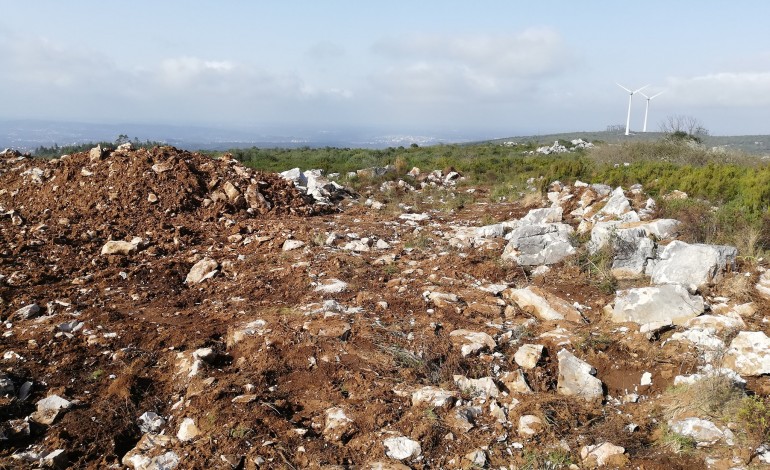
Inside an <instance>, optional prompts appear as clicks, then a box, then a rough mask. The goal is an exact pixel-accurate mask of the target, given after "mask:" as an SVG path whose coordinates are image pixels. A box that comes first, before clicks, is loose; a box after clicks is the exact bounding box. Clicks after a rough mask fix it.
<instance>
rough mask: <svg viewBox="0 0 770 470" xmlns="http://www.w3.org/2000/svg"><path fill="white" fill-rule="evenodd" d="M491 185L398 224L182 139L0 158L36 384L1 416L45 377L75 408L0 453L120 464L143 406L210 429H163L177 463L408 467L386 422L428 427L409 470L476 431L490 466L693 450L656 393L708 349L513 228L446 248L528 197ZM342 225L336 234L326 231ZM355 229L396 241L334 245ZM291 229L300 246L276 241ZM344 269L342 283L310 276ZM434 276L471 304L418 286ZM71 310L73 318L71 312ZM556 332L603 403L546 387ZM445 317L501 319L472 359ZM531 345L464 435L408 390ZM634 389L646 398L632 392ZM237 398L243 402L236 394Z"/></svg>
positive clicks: (456, 452)
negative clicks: (622, 321)
mask: <svg viewBox="0 0 770 470" xmlns="http://www.w3.org/2000/svg"><path fill="white" fill-rule="evenodd" d="M483 191H484V190H483V188H480V189H479V191H478V192H477V193H476V194H475V196H474V197H475V198H476V201H474V202H471V203H469V204H466V205H464V206H463V207H462V208H459V209H454V210H452V211H445V210H441V209H440V208H437V209H436V210H433V211H429V215H430V219H429V220H427V221H424V222H417V223H408V222H406V221H404V220H401V219H399V215H400V213H401V212H400V211H398V210H390V209H393V208H386V209H385V210H380V211H377V210H375V209H372V208H369V207H366V206H365V205H364V204H363V201H359V200H356V199H347V200H345V201H343V202H342V203H341V204H339V205H338V206H329V205H326V206H322V205H315V204H314V203H313V200H312V199H311V198H309V197H308V196H306V195H304V194H302V193H301V192H299V191H298V190H297V189H296V188H294V186H293V185H292V184H291V183H289V182H286V181H284V180H283V179H282V178H281V177H280V176H278V175H275V174H267V173H260V172H257V171H254V170H251V169H247V168H245V167H243V166H241V165H240V164H239V163H237V162H235V161H232V160H229V159H227V158H225V159H222V160H212V159H210V158H208V157H206V156H203V155H199V154H194V153H188V152H183V151H179V150H176V149H174V148H171V147H162V148H155V149H152V150H122V151H112V152H109V151H105V152H103V154H98V155H97V154H95V153H94V152H92V153H91V154H89V153H82V154H75V155H71V156H69V157H67V158H61V159H58V160H54V161H43V160H36V159H31V158H23V157H15V156H6V157H5V158H4V159H2V160H0V212H1V213H2V214H0V276H2V278H0V318H1V319H2V320H3V321H4V324H5V326H4V328H3V332H4V334H3V336H2V339H0V352H2V353H3V354H4V356H3V357H2V358H0V366H1V367H2V369H0V371H2V372H5V373H6V374H7V375H8V377H9V378H10V379H11V380H12V381H13V384H14V386H15V389H16V390H18V389H19V388H20V387H21V385H22V384H23V383H24V382H26V381H30V382H32V383H33V386H32V390H31V395H30V396H29V397H28V398H27V399H26V400H20V399H18V398H13V397H12V396H11V397H6V398H2V399H0V400H1V401H0V426H3V429H5V430H6V431H8V429H9V426H10V423H11V422H12V421H13V420H23V419H25V418H27V417H28V416H30V414H32V413H33V412H34V411H35V409H36V405H35V403H36V402H37V401H38V400H40V399H42V398H44V397H46V396H49V395H52V394H57V395H59V396H61V397H65V398H66V399H68V400H70V401H72V402H73V406H72V408H70V409H69V410H67V411H66V413H63V414H61V415H60V416H59V417H58V418H57V419H56V420H55V421H54V422H53V423H52V424H50V425H42V424H37V423H34V422H33V423H31V425H30V428H31V429H30V433H29V435H19V434H13V435H12V434H11V433H10V432H6V435H7V437H8V438H7V439H5V440H0V467H2V466H3V465H5V467H6V468H16V467H18V466H20V461H19V460H17V459H14V458H13V457H12V455H13V454H15V453H19V452H22V451H25V450H30V449H32V450H36V451H39V452H44V453H45V452H50V451H53V450H55V449H64V450H65V452H66V461H67V462H68V465H69V466H70V467H71V468H83V469H104V468H126V467H125V466H124V464H123V463H121V460H122V459H123V457H124V456H125V455H126V453H127V452H129V451H130V450H131V449H133V448H134V447H135V445H136V444H137V442H139V440H140V438H141V437H142V434H143V433H142V432H141V431H140V429H139V426H138V422H137V419H138V418H139V416H140V415H141V414H142V413H144V412H146V411H153V412H156V413H157V414H159V415H161V416H163V417H164V418H165V419H166V421H167V422H166V424H165V425H164V426H163V428H162V430H163V432H164V433H165V434H166V435H169V436H176V435H177V430H178V429H179V425H180V423H181V422H182V420H183V419H184V418H192V419H193V420H194V422H195V424H196V426H197V428H198V430H199V434H198V436H197V437H195V438H194V439H192V440H189V441H187V442H175V443H174V444H173V445H172V446H171V447H169V449H171V450H174V451H175V452H176V453H177V454H178V455H179V457H180V460H181V463H180V466H179V468H189V469H211V468H246V469H253V468H331V467H330V466H337V467H334V468H363V466H364V464H372V463H374V462H384V463H387V462H390V464H387V465H391V466H390V467H388V466H387V465H386V466H383V467H373V468H400V467H397V466H395V463H396V462H397V461H396V460H393V459H390V458H389V457H387V456H386V449H385V447H384V446H383V443H382V441H383V439H385V438H387V437H389V436H390V435H391V434H389V433H390V432H393V433H397V434H395V435H403V436H407V437H409V438H411V439H413V440H415V441H418V442H419V443H420V445H421V457H420V458H418V459H411V460H405V461H403V462H402V463H403V464H406V465H409V466H410V467H412V468H461V467H466V468H468V467H469V466H470V463H469V462H468V461H463V457H464V456H465V455H466V454H468V453H470V452H472V451H474V450H476V449H483V450H484V452H485V453H486V456H487V461H488V465H489V467H490V468H501V467H505V468H514V467H512V466H514V465H520V466H521V465H525V464H527V463H528V462H530V461H531V460H527V459H531V457H532V455H534V453H542V452H547V451H550V450H554V451H555V450H560V451H561V452H566V453H567V454H569V455H570V456H571V460H572V462H575V463H580V458H579V452H580V448H581V447H582V446H585V445H591V444H596V443H600V442H605V441H611V442H613V443H614V444H616V445H621V446H624V447H625V448H626V457H627V458H628V460H627V461H625V462H624V463H623V466H627V467H628V468H643V469H666V470H671V469H675V468H703V460H702V456H699V455H698V454H688V455H678V454H674V453H672V452H670V451H668V450H666V449H663V448H660V447H659V446H657V445H656V444H655V440H656V439H655V432H656V429H657V426H656V421H655V419H656V417H658V416H659V414H660V410H659V407H657V406H656V405H655V403H654V400H652V398H654V397H655V396H657V395H659V394H661V393H662V392H663V391H665V390H666V388H667V387H669V386H670V385H671V384H672V383H673V378H674V377H675V376H676V375H678V374H683V373H688V372H692V371H693V370H694V369H695V367H696V365H697V359H696V357H697V356H696V355H695V354H694V353H693V352H692V351H691V350H690V349H688V348H686V347H681V346H676V344H680V343H675V344H673V343H672V344H670V345H667V346H665V347H662V346H661V345H662V340H661V339H660V338H656V339H653V340H652V341H651V340H649V339H647V338H646V337H645V336H644V335H642V334H639V333H637V332H636V331H638V329H637V330H635V329H633V328H629V329H627V330H626V331H620V332H619V330H618V328H619V327H620V326H619V325H615V324H611V323H609V322H607V321H606V320H604V319H603V315H602V308H603V307H604V306H605V305H606V304H607V303H609V302H610V301H611V299H612V296H611V295H609V294H608V293H606V292H603V291H602V290H601V289H600V288H599V287H597V286H596V285H595V283H594V282H593V281H592V280H591V279H590V278H589V276H588V275H587V274H586V272H585V270H583V269H581V267H580V266H579V265H577V264H575V263H570V262H564V263H562V264H560V265H556V266H554V267H552V269H551V271H550V272H549V273H547V274H545V275H543V276H538V277H532V276H531V274H530V273H529V271H527V270H525V269H523V268H521V267H518V266H516V265H514V264H510V263H503V262H501V261H500V254H501V252H502V249H503V247H504V243H505V242H504V240H498V241H497V242H493V243H490V244H488V245H486V246H484V247H478V248H468V249H460V248H455V247H452V246H450V245H449V243H448V242H447V237H446V234H447V233H449V232H451V226H454V225H466V226H479V225H483V222H482V221H483V220H489V219H494V220H499V221H503V220H510V219H512V218H516V217H520V216H522V215H524V214H525V213H526V208H524V207H522V206H521V205H519V204H517V203H494V204H490V203H486V202H484V201H483V200H482V199H481V198H482V196H483V194H484V192H483ZM375 197H376V190H375ZM362 199H363V198H362ZM394 206H395V205H394ZM332 232H334V233H337V234H339V236H340V237H341V238H340V239H338V240H335V241H332V242H331V243H327V239H328V238H329V235H330V234H331V233H332ZM351 234H357V235H358V238H364V237H366V238H369V239H370V241H372V242H373V241H377V240H382V241H384V242H387V244H388V247H387V248H382V249H376V248H375V247H374V246H372V248H371V250H370V251H364V252H355V251H351V250H348V249H345V248H344V245H345V243H347V241H350V240H351V239H353V237H352V236H351ZM135 237H139V238H141V241H137V242H136V247H135V250H132V252H131V253H128V254H111V255H103V254H101V250H102V247H103V246H104V245H105V243H106V242H108V241H110V240H123V241H131V240H132V239H134V238H135ZM286 240H298V241H302V242H304V243H305V245H304V246H302V247H300V248H298V249H294V250H291V251H284V250H282V246H283V244H284V242H285V241H286ZM387 255H393V256H391V257H389V258H388V257H387ZM203 258H210V259H213V260H215V261H216V263H217V266H218V267H217V271H216V273H215V275H214V276H213V277H211V278H208V279H206V280H204V281H203V282H200V283H197V284H192V285H188V284H187V283H186V282H185V279H186V276H187V274H188V272H189V271H190V269H191V268H192V266H193V265H194V264H195V263H196V262H198V261H200V260H201V259H203ZM332 279H339V280H342V281H344V282H345V283H347V288H346V289H345V290H343V291H341V292H332V293H326V292H323V291H320V290H318V288H319V287H321V286H323V285H324V284H325V282H326V281H328V280H332ZM489 284H506V285H507V286H510V287H522V286H526V285H529V284H533V285H537V286H540V287H541V288H543V289H545V290H547V291H550V292H553V293H556V294H558V296H560V297H561V298H563V299H566V300H568V301H569V302H570V303H572V302H577V303H579V304H581V305H583V306H586V307H588V309H586V310H585V311H584V315H585V317H586V320H587V323H586V324H583V325H578V324H572V323H570V322H563V321H559V322H542V321H536V322H535V321H531V315H529V314H527V313H525V312H522V311H518V310H516V309H515V308H513V307H512V306H510V305H506V303H505V301H503V299H502V298H501V297H500V296H497V295H494V294H492V293H489V292H486V291H484V290H482V289H480V287H483V286H486V285H489ZM425 291H432V292H445V293H453V294H456V295H457V296H458V297H459V300H458V301H457V302H437V301H428V300H426V298H425V297H424V296H423V292H425ZM329 301H335V302H336V303H332V302H329ZM32 303H35V304H37V305H39V306H40V307H41V312H40V313H39V314H38V315H36V316H35V317H33V318H29V319H20V318H17V317H15V316H14V315H15V314H14V312H16V311H17V310H18V309H20V308H21V307H24V306H25V305H29V304H32ZM504 307H510V308H508V309H505V308H504ZM255 320H263V321H264V324H263V325H262V326H261V327H260V328H258V330H259V331H256V332H254V331H252V334H246V335H245V336H244V337H243V339H241V340H236V339H235V337H236V336H237V332H238V331H240V330H243V325H245V324H248V323H250V322H254V321H255ZM72 321H75V322H82V323H83V325H82V326H80V327H78V328H77V329H75V331H70V330H68V328H70V327H68V326H62V325H63V324H65V323H67V322H72ZM557 327H562V328H565V329H566V330H568V334H569V337H570V341H571V344H570V345H567V346H566V347H567V348H568V349H570V350H572V351H574V352H575V354H576V355H578V356H579V357H581V358H582V359H583V360H585V361H586V362H588V363H590V364H591V365H593V366H594V367H595V368H596V369H597V374H596V376H597V377H598V378H600V379H601V380H602V382H603V384H604V386H605V396H606V397H607V400H605V401H604V402H603V403H588V402H584V401H582V400H576V399H574V398H566V397H562V396H560V395H558V394H556V377H557V363H556V352H557V351H558V350H559V349H561V348H562V347H564V346H563V345H562V344H560V343H559V342H558V340H556V339H551V338H545V337H544V338H540V337H539V335H540V334H542V333H544V332H548V331H551V330H554V329H555V328H557ZM456 329H467V330H471V331H481V332H486V333H489V334H490V335H492V336H493V337H494V338H495V339H496V340H497V344H498V347H497V349H496V350H495V351H487V352H482V353H481V354H480V355H475V356H468V357H464V356H462V355H461V353H460V347H459V345H458V344H456V343H453V341H452V340H451V339H450V336H449V333H450V332H452V331H453V330H456ZM511 332H513V333H511ZM506 333H508V334H509V336H505V335H506ZM529 342H537V343H539V344H544V345H545V346H546V353H545V355H544V357H543V358H542V359H541V361H540V362H539V363H538V365H537V366H536V367H535V368H534V369H531V370H527V371H523V373H524V376H525V377H526V380H527V381H528V383H529V384H530V386H531V387H532V389H533V391H534V393H531V394H518V393H510V394H507V393H506V394H505V396H501V397H499V398H498V401H500V403H501V404H504V405H507V408H508V416H507V418H508V423H500V422H498V421H497V420H496V419H495V418H494V417H492V416H491V415H490V413H488V412H487V411H488V409H489V403H488V402H484V401H483V400H482V404H483V407H484V413H482V414H481V415H480V416H478V417H477V418H475V420H474V421H473V427H472V429H470V430H467V431H465V430H462V429H461V428H458V427H457V426H456V425H455V423H454V421H453V417H452V414H453V413H454V412H455V411H454V409H443V408H438V407H437V408H432V407H425V406H422V407H419V406H418V407H416V406H412V404H411V401H410V395H409V394H403V393H399V392H398V391H399V390H404V389H409V388H410V387H411V388H414V387H419V386H423V385H435V386H438V387H442V388H444V389H447V390H456V389H457V387H456V386H455V385H454V382H453V376H454V375H456V374H461V375H465V376H467V377H470V378H479V377H485V376H490V375H493V376H497V375H499V374H500V373H501V372H504V371H513V370H518V366H517V365H516V364H515V363H514V361H513V354H514V353H515V352H516V350H517V349H518V347H519V346H520V345H521V344H525V343H529ZM201 348H211V349H212V350H213V353H212V354H211V355H210V356H208V358H207V359H206V360H205V361H202V362H200V363H199V364H198V365H197V366H198V369H197V371H190V368H189V367H187V366H186V365H185V361H188V362H189V361H190V360H191V358H192V354H193V352H194V351H196V350H199V349H201ZM677 348H679V349H677ZM193 360H194V358H193ZM188 365H189V364H188ZM644 372H651V373H652V385H651V386H641V385H640V380H641V376H642V374H643V373H644ZM766 386H767V384H766V383H765V381H764V380H757V381H756V383H751V384H749V387H754V388H755V389H757V390H759V389H761V387H766ZM458 393H459V396H460V399H463V400H464V401H465V402H466V403H467V404H470V403H472V402H473V401H472V400H471V399H470V398H471V397H463V396H462V393H463V391H461V390H459V391H458ZM629 393H637V394H638V395H639V396H640V397H641V398H640V400H639V402H637V403H623V402H622V398H623V396H624V395H626V394H629ZM242 396H248V398H242V399H238V400H235V402H234V401H233V400H234V399H235V398H236V397H242ZM514 399H515V400H518V402H519V403H518V404H517V405H516V404H514V403H513V401H512V400H514ZM334 407H339V408H342V409H343V410H344V412H345V414H346V416H347V417H348V418H350V419H351V420H352V422H351V424H350V425H349V426H347V427H346V428H345V429H344V430H342V431H340V433H341V434H340V435H335V433H334V432H326V431H325V428H326V425H327V423H326V421H325V420H326V419H327V418H326V414H327V410H329V409H331V408H334ZM525 414H534V415H536V416H539V417H541V418H542V419H543V420H544V421H545V422H547V424H548V426H547V428H546V430H545V432H543V433H542V434H540V435H538V436H537V437H535V438H533V439H525V438H521V437H519V436H518V435H517V431H516V423H518V419H519V417H520V416H522V415H525ZM632 424H634V425H636V428H635V430H634V431H633V432H629V431H628V430H627V427H628V426H629V425H632ZM514 444H521V445H518V446H517V445H514ZM153 455H156V454H153ZM22 466H23V465H22Z"/></svg>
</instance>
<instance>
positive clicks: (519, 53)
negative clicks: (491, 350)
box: [372, 28, 574, 102]
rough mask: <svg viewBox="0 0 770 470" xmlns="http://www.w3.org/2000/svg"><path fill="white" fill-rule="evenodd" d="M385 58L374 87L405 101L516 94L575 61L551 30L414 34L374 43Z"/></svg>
mask: <svg viewBox="0 0 770 470" xmlns="http://www.w3.org/2000/svg"><path fill="white" fill-rule="evenodd" d="M372 49H373V51H374V52H375V54H377V55H379V56H381V57H383V58H385V59H386V60H387V61H389V63H388V64H386V66H385V67H384V68H383V70H380V71H378V72H376V73H375V74H373V76H372V83H373V84H374V86H375V88H377V89H378V90H379V91H381V92H383V93H385V94H386V96H388V97H390V98H393V99H401V100H405V101H423V102H426V101H428V102H429V101H441V100H445V101H448V102H461V101H465V100H468V99H481V100H484V99H502V100H504V101H508V100H512V99H516V98H521V97H523V96H524V95H525V94H529V93H531V92H532V91H533V90H535V89H537V87H538V86H539V84H540V83H542V82H543V81H545V80H547V79H548V78H549V77H551V76H558V75H561V74H562V73H564V72H565V71H566V70H567V69H569V68H570V67H571V66H572V65H573V63H574V61H573V59H572V58H571V57H572V56H571V54H570V51H569V49H568V48H567V46H566V45H565V43H564V41H563V39H562V38H561V36H560V35H559V34H558V33H557V32H555V31H553V30H551V29H544V28H541V29H528V30H525V31H523V32H520V33H518V34H508V35H486V34H477V35H459V36H454V35H415V36H413V37H409V38H404V39H387V40H382V41H379V42H378V43H376V44H375V45H374V46H373V48H372Z"/></svg>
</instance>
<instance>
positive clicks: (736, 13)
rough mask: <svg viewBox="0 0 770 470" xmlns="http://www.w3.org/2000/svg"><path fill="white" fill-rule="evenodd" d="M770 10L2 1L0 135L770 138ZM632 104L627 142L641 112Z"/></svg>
mask: <svg viewBox="0 0 770 470" xmlns="http://www.w3.org/2000/svg"><path fill="white" fill-rule="evenodd" d="M768 18H770V2H765V1H759V0H754V1H742V2H729V3H728V2H717V1H667V2H662V1H647V2H636V4H630V3H628V2H577V1H548V2H546V1H543V2H532V1H528V2H514V1H482V2H467V1H465V2H460V1H448V0H444V1H429V0H426V1H420V2H415V1H399V0H391V1H388V2H373V1H371V2H363V1H320V0H315V1H281V2H278V1H261V2H247V1H229V2H211V1H206V2H204V1H191V0H186V1H163V2H158V1H152V2H151V1H145V0H138V1H137V0H135V1H131V2H128V1H124V2H117V1H115V2H105V1H98V2H97V1H71V2H69V1H68V2H62V1H35V2H18V1H11V0H0V70H1V71H2V73H0V119H19V118H24V119H29V118H31V119H56V120H70V121H85V122H95V123H121V122H132V123H165V124H169V123H172V124H202V125H217V126H252V125H279V126H285V127H287V128H291V126H311V127H315V128H318V129H336V128H342V127H346V126H367V127H372V128H381V129H383V130H385V129H387V130H390V131H397V132H403V133H410V132H413V133H414V132H423V133H424V132H431V131H438V130H455V131H462V132H473V133H477V134H480V135H486V136H489V137H493V136H509V135H520V134H529V133H546V132H560V131H576V130H601V129H604V128H605V127H606V126H607V125H609V124H621V123H625V116H626V105H627V95H626V94H625V93H624V92H623V91H622V90H621V89H620V88H618V87H617V85H615V82H620V83H622V84H624V85H626V86H628V87H633V88H637V87H640V86H642V85H646V84H650V87H649V88H648V89H647V90H646V91H649V92H650V93H656V92H657V91H661V90H664V89H665V90H666V92H665V93H664V94H662V95H660V96H659V97H658V98H656V99H655V100H653V101H652V102H651V106H650V118H649V124H648V128H650V129H651V130H657V128H658V126H659V123H660V122H661V121H662V120H663V119H664V118H665V117H666V116H668V115H673V114H683V115H690V116H694V117H696V118H697V119H699V120H700V121H701V122H702V123H703V124H704V125H705V126H706V127H707V128H708V129H709V130H711V132H712V133H714V134H755V133H756V134H760V133H761V134H767V133H770V36H768V33H767V26H766V24H767V21H768ZM640 98H642V97H641V96H638V95H637V96H635V97H634V107H633V110H632V113H633V114H632V122H631V127H632V129H636V130H641V127H642V120H643V116H644V102H643V99H640Z"/></svg>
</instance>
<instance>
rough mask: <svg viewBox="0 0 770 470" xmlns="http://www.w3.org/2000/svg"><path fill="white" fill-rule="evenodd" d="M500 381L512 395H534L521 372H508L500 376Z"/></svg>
mask: <svg viewBox="0 0 770 470" xmlns="http://www.w3.org/2000/svg"><path fill="white" fill-rule="evenodd" d="M500 381H501V382H502V383H503V385H505V388H507V389H508V391H509V392H511V393H532V389H531V388H530V387H529V384H528V383H527V379H526V378H524V374H522V372H521V371H520V370H516V371H513V372H506V373H505V374H503V375H501V376H500Z"/></svg>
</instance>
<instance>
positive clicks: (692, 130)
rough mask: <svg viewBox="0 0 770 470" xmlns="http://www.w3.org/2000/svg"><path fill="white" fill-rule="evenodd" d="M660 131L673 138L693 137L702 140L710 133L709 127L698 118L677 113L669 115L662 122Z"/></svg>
mask: <svg viewBox="0 0 770 470" xmlns="http://www.w3.org/2000/svg"><path fill="white" fill-rule="evenodd" d="M660 131H661V132H663V133H665V134H667V135H668V137H669V138H673V139H691V140H694V141H696V142H701V141H702V140H703V137H706V136H707V135H709V131H708V129H706V128H705V127H704V126H703V123H702V122H700V121H699V120H698V119H697V118H694V117H692V116H686V115H682V114H676V115H671V116H668V117H667V118H666V119H665V120H663V122H661V123H660Z"/></svg>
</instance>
